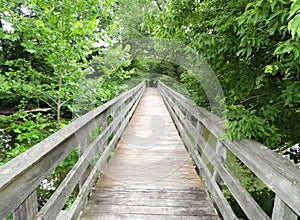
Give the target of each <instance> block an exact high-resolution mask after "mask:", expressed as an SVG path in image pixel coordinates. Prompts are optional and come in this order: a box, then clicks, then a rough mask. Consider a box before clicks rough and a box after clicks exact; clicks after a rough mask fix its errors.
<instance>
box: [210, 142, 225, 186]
mask: <svg viewBox="0 0 300 220" xmlns="http://www.w3.org/2000/svg"><path fill="white" fill-rule="evenodd" d="M226 154H227V150H226V147H225V146H224V145H223V144H222V143H221V142H220V141H217V146H216V156H217V157H220V158H221V160H222V163H226ZM215 163H216V161H215ZM213 178H214V180H215V181H216V183H217V184H218V186H219V187H220V189H221V190H223V184H224V181H223V179H222V177H221V176H220V174H219V172H218V170H217V169H216V166H214V173H213Z"/></svg>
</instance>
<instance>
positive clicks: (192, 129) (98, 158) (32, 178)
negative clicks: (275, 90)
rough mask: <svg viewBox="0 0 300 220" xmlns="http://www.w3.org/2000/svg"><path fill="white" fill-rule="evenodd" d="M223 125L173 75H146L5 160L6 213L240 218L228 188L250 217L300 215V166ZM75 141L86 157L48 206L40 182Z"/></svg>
mask: <svg viewBox="0 0 300 220" xmlns="http://www.w3.org/2000/svg"><path fill="white" fill-rule="evenodd" d="M223 130H224V129H223V125H222V120H221V119H220V118H218V117H217V116H215V115H214V114H212V113H210V112H208V111H206V110H204V109H203V108H201V107H197V106H195V105H194V104H192V103H191V102H190V101H189V100H187V99H186V98H184V97H183V96H181V95H180V94H178V93H176V92H174V91H173V90H171V89H170V88H168V87H167V86H165V85H164V84H163V83H161V82H158V88H146V84H145V82H143V83H141V84H140V85H138V86H137V87H135V88H133V89H131V90H130V91H128V92H126V93H123V94H121V95H120V96H118V97H116V98H115V99H113V100H111V101H109V102H108V103H106V104H104V105H102V106H100V107H98V108H97V109H95V110H93V111H91V112H89V113H87V114H86V115H84V116H82V117H80V118H78V119H77V120H76V121H74V122H73V123H71V124H70V125H68V126H66V127H65V128H63V129H61V130H60V131H58V132H57V133H55V134H53V135H52V136H50V137H48V138H46V139H45V140H44V141H42V142H40V143H39V144H37V145H35V146H34V147H33V148H31V149H30V150H28V151H27V152H25V153H23V154H21V155H20V156H18V157H17V158H15V159H13V160H12V161H10V162H8V163H7V164H5V165H4V166H2V167H0V219H6V218H11V216H12V217H13V218H14V219H20V220H29V219H49V220H53V219H61V220H66V219H84V220H90V219H99V220H100V219H101V220H102V219H130V220H134V219H142V220H143V219H192V220H193V219H230V220H232V219H237V217H236V215H235V213H234V212H233V210H232V208H231V207H230V205H229V203H228V201H227V200H226V198H225V196H224V193H223V191H224V189H225V188H226V189H228V190H229V191H230V192H231V194H232V195H233V197H234V199H235V200H236V201H237V203H238V204H239V206H240V207H241V209H242V210H243V212H244V213H245V214H246V216H247V217H248V218H249V219H255V220H256V219H274V220H277V219H284V220H290V219H295V220H297V218H298V216H299V215H300V169H299V168H298V167H296V166H295V165H294V164H292V163H291V162H289V161H287V160H286V159H284V158H282V157H281V156H279V155H277V154H275V153H274V152H272V151H271V150H269V149H268V148H266V147H265V146H263V145H262V144H260V143H257V142H254V141H251V140H241V141H239V142H231V141H229V140H223V139H222V137H223V136H224V131H223ZM96 131H97V132H96ZM95 134H97V136H96V138H92V137H94V136H95ZM74 149H79V150H78V152H79V155H80V157H79V159H78V161H77V163H76V164H75V165H74V167H73V168H72V170H71V171H70V172H69V173H68V175H67V176H66V177H65V178H64V180H63V181H62V183H61V184H60V186H59V187H58V188H57V189H56V191H55V192H54V194H53V195H52V196H51V198H50V199H49V200H48V201H47V203H46V204H45V205H44V206H43V207H42V208H40V209H39V208H38V205H37V188H38V187H39V185H40V184H41V182H42V181H43V180H44V179H45V178H46V177H47V176H49V174H51V172H52V171H53V170H54V169H55V168H56V167H57V166H58V165H59V164H60V163H61V162H62V161H63V160H64V159H65V158H66V157H67V156H68V155H69V154H70V153H71V152H72V151H74ZM229 152H230V153H231V154H233V155H235V156H236V157H237V158H238V159H239V160H240V161H241V162H242V163H244V164H245V165H246V166H247V167H248V168H249V169H250V170H251V171H252V172H253V173H254V174H255V175H256V176H257V177H259V178H260V179H261V180H262V181H263V182H264V183H265V184H266V185H267V186H268V187H269V188H270V189H271V190H272V191H273V192H274V193H275V195H276V196H275V202H274V207H273V213H272V216H268V215H267V214H265V213H264V211H263V210H262V208H261V207H260V206H259V205H258V203H257V202H256V201H255V200H254V199H253V198H252V196H251V195H250V193H249V192H248V191H247V190H246V189H245V188H244V187H243V185H242V184H241V183H240V182H239V181H238V179H237V178H236V177H235V176H234V175H233V173H232V171H231V170H230V169H229V168H228V166H227V163H226V155H227V154H228V153H229ZM195 167H196V168H197V171H198V173H199V176H200V177H199V176H198V173H197V172H196V170H195ZM203 183H204V184H203ZM76 188H77V189H79V190H78V191H79V192H78V195H77V197H76V199H75V201H74V202H73V204H72V207H71V208H70V209H68V210H64V207H65V204H66V202H67V200H68V198H69V197H70V195H71V194H72V192H73V191H74V189H76Z"/></svg>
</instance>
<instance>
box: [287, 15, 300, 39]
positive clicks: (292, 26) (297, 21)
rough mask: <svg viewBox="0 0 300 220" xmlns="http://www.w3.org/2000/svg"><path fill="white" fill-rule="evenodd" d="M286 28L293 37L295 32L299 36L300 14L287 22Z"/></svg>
mask: <svg viewBox="0 0 300 220" xmlns="http://www.w3.org/2000/svg"><path fill="white" fill-rule="evenodd" d="M288 29H289V31H290V32H291V34H292V37H293V38H294V37H295V35H296V34H297V35H298V36H300V14H298V15H296V16H295V17H294V18H293V19H292V20H291V21H290V22H289V24H288Z"/></svg>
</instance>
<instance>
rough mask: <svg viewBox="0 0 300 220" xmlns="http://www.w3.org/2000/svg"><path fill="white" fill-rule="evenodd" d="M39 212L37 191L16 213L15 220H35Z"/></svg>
mask: <svg viewBox="0 0 300 220" xmlns="http://www.w3.org/2000/svg"><path fill="white" fill-rule="evenodd" d="M37 212H38V203H37V192H36V190H35V191H34V192H33V193H32V194H31V195H30V196H29V197H28V198H27V199H26V200H25V201H24V202H23V203H22V204H21V205H20V206H19V207H18V208H17V210H16V211H15V212H14V220H31V219H34V217H35V215H36V213H37Z"/></svg>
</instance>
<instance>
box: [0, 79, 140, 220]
mask: <svg viewBox="0 0 300 220" xmlns="http://www.w3.org/2000/svg"><path fill="white" fill-rule="evenodd" d="M144 86H145V83H141V84H140V85H139V86H137V87H135V88H133V89H132V90H130V91H128V92H126V93H124V94H122V95H120V96H118V97H116V98H115V99H114V100H111V101H109V102H107V103H105V104H104V105H102V106H100V107H99V108H97V109H95V110H93V111H91V112H89V113H87V114H86V115H84V116H82V117H80V118H78V119H77V120H76V121H74V122H73V123H71V124H70V125H68V126H66V127H65V128H63V129H61V130H60V131H58V132H57V133H55V134H53V135H51V136H50V137H48V138H46V139H45V140H43V141H42V142H40V143H38V144H37V145H35V146H34V147H32V148H31V149H29V150H28V151H26V152H25V153H23V154H21V155H20V156H18V157H16V158H14V159H13V160H11V161H10V162H8V163H7V164H5V165H3V166H1V167H0V219H2V218H5V217H7V216H8V215H9V214H11V213H12V212H13V211H14V210H15V209H16V208H18V207H19V206H20V204H21V203H22V202H23V201H24V200H25V199H26V198H27V197H28V196H29V195H30V194H31V193H32V192H33V191H34V190H35V189H36V188H37V186H38V185H39V184H40V183H41V181H42V180H43V179H45V178H46V177H47V176H48V175H49V174H50V173H51V172H52V171H53V170H54V169H55V167H56V166H57V165H58V164H59V163H60V162H61V161H63V160H64V159H65V158H66V157H67V156H68V155H69V153H70V152H71V151H72V150H73V149H74V148H75V147H77V146H78V145H80V144H82V140H86V138H87V136H88V135H89V132H90V131H92V130H93V129H95V128H96V126H97V124H96V123H95V121H98V120H101V114H102V113H103V114H105V113H106V112H107V110H108V109H110V108H112V106H114V105H116V106H121V105H123V103H124V102H125V101H126V100H127V99H129V98H130V97H132V96H135V97H137V94H138V93H139V94H141V92H142V90H143V88H144ZM116 127H117V126H116Z"/></svg>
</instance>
